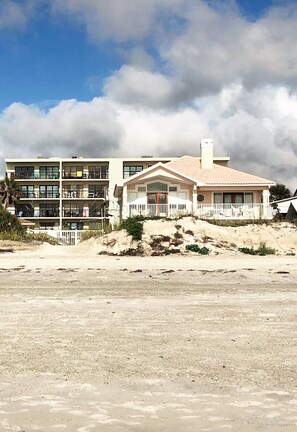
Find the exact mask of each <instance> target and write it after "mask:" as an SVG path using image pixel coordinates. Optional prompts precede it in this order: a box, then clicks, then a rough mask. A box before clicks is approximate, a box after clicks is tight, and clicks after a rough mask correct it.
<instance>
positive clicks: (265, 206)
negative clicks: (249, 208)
mask: <svg viewBox="0 0 297 432" xmlns="http://www.w3.org/2000/svg"><path fill="white" fill-rule="evenodd" d="M269 196H270V193H269V190H268V189H265V190H263V192H262V197H263V215H262V216H263V218H264V219H267V217H268V208H269Z"/></svg>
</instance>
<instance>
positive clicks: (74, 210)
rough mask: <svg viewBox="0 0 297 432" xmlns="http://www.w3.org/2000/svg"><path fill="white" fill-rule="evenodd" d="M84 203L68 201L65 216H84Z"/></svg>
mask: <svg viewBox="0 0 297 432" xmlns="http://www.w3.org/2000/svg"><path fill="white" fill-rule="evenodd" d="M83 209H84V208H83V204H78V203H67V204H65V206H64V216H65V217H82V216H83Z"/></svg>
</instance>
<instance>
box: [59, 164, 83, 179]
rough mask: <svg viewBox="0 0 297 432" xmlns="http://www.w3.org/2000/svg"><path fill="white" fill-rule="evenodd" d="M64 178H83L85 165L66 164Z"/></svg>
mask: <svg viewBox="0 0 297 432" xmlns="http://www.w3.org/2000/svg"><path fill="white" fill-rule="evenodd" d="M63 178H83V166H65V167H64V171H63Z"/></svg>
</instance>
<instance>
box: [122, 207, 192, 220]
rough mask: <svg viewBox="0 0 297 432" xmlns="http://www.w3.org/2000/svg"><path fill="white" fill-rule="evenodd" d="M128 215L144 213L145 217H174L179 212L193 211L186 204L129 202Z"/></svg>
mask: <svg viewBox="0 0 297 432" xmlns="http://www.w3.org/2000/svg"><path fill="white" fill-rule="evenodd" d="M128 206H129V210H128V216H136V215H142V216H145V217H154V216H160V217H174V216H176V215H177V214H186V213H191V212H192V208H191V209H187V206H186V204H169V205H168V204H128Z"/></svg>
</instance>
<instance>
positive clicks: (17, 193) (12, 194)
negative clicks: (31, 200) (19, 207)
mask: <svg viewBox="0 0 297 432" xmlns="http://www.w3.org/2000/svg"><path fill="white" fill-rule="evenodd" d="M21 195H22V193H21V190H20V188H19V186H18V185H17V183H16V182H15V181H14V179H10V178H9V177H8V176H6V177H5V179H4V180H1V181H0V202H1V203H2V204H4V208H5V209H7V207H8V206H10V205H13V206H14V207H16V204H17V202H18V201H19V199H20V198H21Z"/></svg>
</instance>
